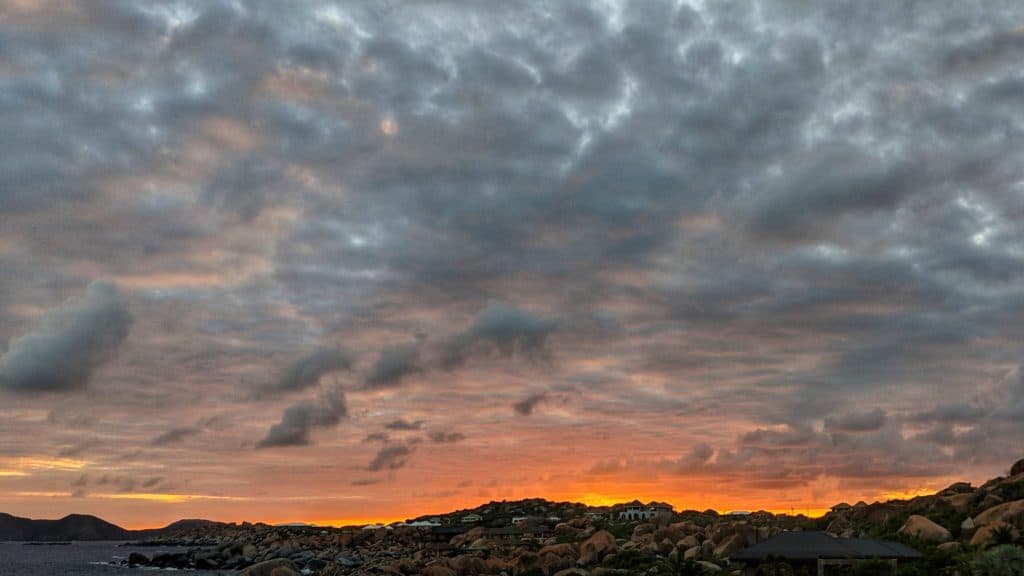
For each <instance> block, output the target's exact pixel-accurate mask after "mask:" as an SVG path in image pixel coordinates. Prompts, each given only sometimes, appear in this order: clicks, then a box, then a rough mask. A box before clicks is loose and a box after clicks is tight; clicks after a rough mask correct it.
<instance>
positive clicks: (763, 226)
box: [750, 148, 927, 241]
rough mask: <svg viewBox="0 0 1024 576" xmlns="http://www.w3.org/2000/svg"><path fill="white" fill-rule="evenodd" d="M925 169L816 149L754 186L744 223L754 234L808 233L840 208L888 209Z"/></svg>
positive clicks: (803, 236)
mask: <svg viewBox="0 0 1024 576" xmlns="http://www.w3.org/2000/svg"><path fill="white" fill-rule="evenodd" d="M926 175H927V170H926V167H924V166H914V165H913V164H911V163H908V162H906V161H902V160H900V159H878V158H872V157H870V156H866V155H865V153H864V152H862V151H860V150H858V149H850V148H845V149H838V150H837V149H832V150H830V149H825V150H816V151H815V152H814V153H813V154H811V155H809V156H807V157H805V158H800V159H799V160H798V164H796V165H795V166H792V167H789V168H788V169H787V172H786V173H785V174H783V175H782V176H781V177H779V178H778V180H779V181H778V182H774V183H772V184H769V186H768V189H766V190H763V191H759V192H758V194H757V199H756V200H755V206H754V213H753V216H752V217H751V220H750V228H751V231H752V232H753V233H754V234H755V235H756V236H757V237H758V238H760V239H769V240H781V241H799V240H808V239H814V238H817V237H820V236H822V235H826V234H827V232H828V231H829V227H830V225H831V223H832V222H834V221H835V220H837V219H838V218H841V217H842V216H843V215H844V214H846V213H849V212H865V211H872V210H885V209H891V208H892V207H894V206H896V205H898V204H899V203H900V201H901V200H902V198H903V197H904V196H906V195H907V194H909V193H911V192H912V191H913V190H914V185H915V184H917V185H918V186H920V185H921V182H920V180H922V179H923V178H924V177H925V176H926ZM915 177H916V178H917V181H915Z"/></svg>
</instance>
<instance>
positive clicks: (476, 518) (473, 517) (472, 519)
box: [461, 514, 484, 524]
mask: <svg viewBox="0 0 1024 576" xmlns="http://www.w3.org/2000/svg"><path fill="white" fill-rule="evenodd" d="M483 519H484V518H483V516H481V515H479V514H466V515H465V516H463V517H462V520H461V522H462V523H463V524H476V523H477V522H483Z"/></svg>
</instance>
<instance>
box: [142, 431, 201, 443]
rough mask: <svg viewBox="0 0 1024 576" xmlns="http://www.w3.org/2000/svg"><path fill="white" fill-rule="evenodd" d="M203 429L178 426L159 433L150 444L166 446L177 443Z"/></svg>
mask: <svg viewBox="0 0 1024 576" xmlns="http://www.w3.org/2000/svg"><path fill="white" fill-rule="evenodd" d="M202 431H203V429H202V428H200V427H198V426H179V427H177V428H171V429H170V430H168V431H166V432H164V433H162V434H160V435H159V436H157V437H156V438H153V440H151V441H150V444H151V445H152V446H166V445H168V444H177V443H179V442H181V441H183V440H185V439H186V438H189V437H191V436H195V435H197V434H200V433H202Z"/></svg>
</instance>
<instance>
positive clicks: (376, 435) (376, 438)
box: [363, 432, 391, 444]
mask: <svg viewBox="0 0 1024 576" xmlns="http://www.w3.org/2000/svg"><path fill="white" fill-rule="evenodd" d="M390 439H391V437H390V436H388V435H387V434H386V433H384V432H372V433H370V434H367V435H366V437H365V438H363V443H364V444H369V443H371V442H383V443H387V442H388V441H389V440H390Z"/></svg>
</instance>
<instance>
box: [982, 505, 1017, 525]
mask: <svg viewBox="0 0 1024 576" xmlns="http://www.w3.org/2000/svg"><path fill="white" fill-rule="evenodd" d="M1016 519H1024V499H1022V500H1014V501H1012V502H1004V503H1002V504H997V505H996V506H993V507H991V508H989V509H988V510H985V511H984V512H982V513H981V514H978V515H977V516H975V517H974V524H975V526H978V527H982V526H988V525H989V524H994V523H996V522H1000V521H1005V522H1011V521H1013V520H1016Z"/></svg>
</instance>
